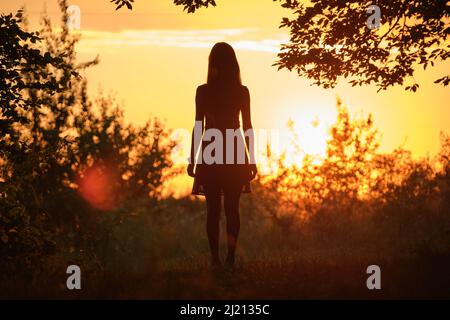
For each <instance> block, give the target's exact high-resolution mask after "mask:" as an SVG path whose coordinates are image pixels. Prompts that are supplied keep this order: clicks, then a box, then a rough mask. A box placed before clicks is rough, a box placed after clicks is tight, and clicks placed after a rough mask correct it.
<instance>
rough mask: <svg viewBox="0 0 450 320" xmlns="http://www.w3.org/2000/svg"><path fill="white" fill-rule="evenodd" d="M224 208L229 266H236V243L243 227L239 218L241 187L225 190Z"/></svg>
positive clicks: (231, 187)
mask: <svg viewBox="0 0 450 320" xmlns="http://www.w3.org/2000/svg"><path fill="white" fill-rule="evenodd" d="M224 189H225V190H224V206H225V215H226V218H227V239H228V256H227V264H228V265H230V266H233V265H234V257H235V252H236V243H237V239H238V235H239V229H240V227H241V223H240V218H239V199H240V196H241V189H242V186H241V185H232V186H228V187H226V188H224Z"/></svg>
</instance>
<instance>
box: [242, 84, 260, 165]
mask: <svg viewBox="0 0 450 320" xmlns="http://www.w3.org/2000/svg"><path fill="white" fill-rule="evenodd" d="M241 113H242V127H243V129H244V135H245V144H246V147H247V151H248V153H249V158H250V159H249V160H250V163H251V164H256V160H255V134H254V132H253V125H252V118H251V114H250V92H249V90H248V88H247V87H245V91H244V101H243V105H242V109H241Z"/></svg>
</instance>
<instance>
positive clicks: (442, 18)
mask: <svg viewBox="0 0 450 320" xmlns="http://www.w3.org/2000/svg"><path fill="white" fill-rule="evenodd" d="M274 1H279V2H281V6H282V7H284V8H286V9H288V10H290V11H291V13H292V16H293V17H292V18H286V17H285V18H283V19H282V21H281V25H280V27H283V28H288V29H289V30H290V41H289V43H287V44H284V45H282V47H281V50H280V52H279V54H278V61H277V62H276V63H275V66H278V68H279V69H282V68H285V69H288V70H289V71H296V72H297V73H298V74H299V76H304V77H306V78H308V79H311V80H313V83H314V84H316V85H319V86H322V87H324V88H332V87H334V86H335V85H336V84H337V83H338V81H339V80H340V79H341V78H344V79H348V81H349V83H350V84H351V85H352V86H356V85H359V86H361V85H368V84H375V85H376V86H377V87H378V88H379V90H385V89H387V88H388V87H390V86H394V85H401V86H404V87H405V90H410V91H413V92H415V91H416V90H417V89H418V87H419V84H418V83H417V82H416V81H415V79H414V76H413V75H414V71H415V70H416V69H417V67H420V66H422V67H423V68H424V69H426V68H427V67H428V66H429V65H431V66H433V65H434V63H435V62H437V61H445V60H446V59H448V58H449V56H450V46H449V45H448V42H446V40H447V37H448V35H449V33H450V26H449V21H450V19H449V18H450V6H449V5H448V4H447V3H448V1H446V0H411V1H409V0H378V1H375V2H372V1H361V0H348V1H342V0H315V1H301V0H274ZM112 2H114V3H115V4H116V5H117V8H120V7H122V6H124V5H126V6H127V7H128V8H129V9H131V8H132V6H131V3H132V2H133V1H132V0H113V1H112ZM174 3H175V5H182V6H184V10H187V11H188V12H195V11H196V10H197V9H199V8H201V7H208V6H209V5H212V6H215V5H216V2H215V1H214V0H174ZM372 4H375V5H377V6H379V7H380V9H381V22H382V26H381V28H379V29H369V28H368V27H367V20H368V18H369V14H368V13H367V9H368V8H369V6H370V5H372ZM435 83H437V84H442V85H444V86H447V85H448V84H449V83H450V76H449V75H448V74H444V75H442V77H441V78H439V79H437V80H436V81H435Z"/></svg>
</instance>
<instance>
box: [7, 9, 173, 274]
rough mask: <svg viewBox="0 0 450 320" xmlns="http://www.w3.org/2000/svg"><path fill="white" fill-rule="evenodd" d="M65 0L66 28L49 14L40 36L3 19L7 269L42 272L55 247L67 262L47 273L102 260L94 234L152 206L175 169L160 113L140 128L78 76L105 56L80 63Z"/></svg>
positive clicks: (106, 232)
mask: <svg viewBox="0 0 450 320" xmlns="http://www.w3.org/2000/svg"><path fill="white" fill-rule="evenodd" d="M60 6H61V12H62V23H61V31H55V30H53V28H52V25H51V22H50V20H49V19H48V18H47V17H44V18H43V26H42V30H41V31H40V33H39V37H38V36H37V35H36V33H28V32H26V31H24V29H23V28H24V26H22V25H21V24H20V20H18V18H14V19H15V20H14V19H13V18H11V16H5V17H3V18H2V19H5V20H7V21H6V22H5V26H6V25H8V26H9V27H8V29H7V31H8V30H9V31H8V33H5V35H9V37H10V39H11V40H8V41H5V42H2V44H1V47H0V50H1V51H0V52H2V53H4V54H5V55H6V56H7V57H9V58H8V59H9V60H3V59H2V70H4V73H5V74H7V75H9V77H10V79H6V80H5V81H4V82H3V87H2V91H1V94H2V105H1V112H0V114H1V117H0V118H1V119H2V120H3V119H5V120H4V121H3V122H2V123H3V124H4V125H3V126H2V129H3V132H2V138H1V143H2V144H1V148H0V152H1V158H0V161H1V162H0V170H1V171H0V208H1V215H0V221H1V226H0V239H1V241H2V244H3V245H2V247H1V249H0V251H1V254H2V259H1V261H0V268H1V270H9V272H8V273H7V274H5V276H7V277H8V276H9V275H10V274H11V273H14V272H17V273H18V274H19V275H21V274H23V273H26V270H30V269H34V270H35V275H38V274H39V271H38V270H36V266H37V265H38V266H41V267H42V268H43V269H42V270H44V267H43V266H44V265H45V263H46V261H49V260H51V259H53V258H54V257H55V255H59V257H60V258H61V259H62V260H60V261H59V262H58V264H56V263H53V264H52V265H50V266H48V267H49V268H47V269H46V270H45V271H42V272H49V273H51V270H54V269H58V268H61V266H60V265H59V263H61V264H62V265H66V264H67V260H66V259H70V260H73V259H75V260H84V259H88V261H90V265H91V266H92V265H93V264H92V262H94V261H95V264H98V263H104V260H103V261H101V260H99V259H100V258H101V254H100V252H101V251H99V250H100V249H99V247H98V243H97V242H96V241H103V240H104V239H105V238H107V237H108V235H109V234H110V232H111V229H112V228H114V226H115V225H116V224H119V223H121V222H123V221H125V220H126V219H129V218H131V217H132V215H130V211H132V210H133V208H135V206H137V205H140V206H145V207H152V206H154V205H155V202H156V201H157V200H158V199H159V198H161V196H162V192H163V182H164V180H163V177H164V178H166V177H170V176H171V175H173V174H174V173H175V172H174V171H173V170H172V169H171V165H172V163H171V161H170V159H169V155H170V153H171V149H172V143H171V142H170V141H169V132H168V131H167V130H166V129H165V128H164V125H163V124H162V123H161V122H160V121H159V120H158V119H156V118H155V119H153V120H151V121H149V122H147V123H146V124H145V125H144V126H142V127H136V126H132V125H130V124H126V123H125V122H124V117H123V112H122V111H121V110H120V108H119V107H118V106H117V104H116V103H115V102H114V100H113V99H112V98H108V97H103V96H100V97H99V98H98V99H96V100H93V99H91V98H90V97H89V96H88V93H87V81H86V80H85V79H84V78H83V77H81V76H80V74H81V72H82V71H83V70H84V69H85V68H88V67H90V66H93V65H95V64H96V63H97V59H94V60H91V61H87V62H83V63H79V62H77V61H76V51H75V46H76V43H77V41H78V37H77V36H74V35H72V34H71V33H70V31H69V30H68V29H67V27H66V24H65V21H66V19H67V15H66V10H65V8H66V3H65V1H60ZM16 17H18V16H17V15H16ZM8 19H9V20H8ZM2 25H3V24H2ZM14 26H15V27H14ZM5 28H6V27H5ZM29 39H33V43H25V42H26V41H28V40H29ZM14 41H15V43H13V42H14ZM30 41H31V40H30ZM21 54H24V59H20V55H21ZM28 56H29V57H30V58H29V59H28V58H27V57H28ZM4 61H5V62H4ZM36 84H40V85H36ZM102 181H103V183H100V182H102ZM98 185H100V188H99V187H98ZM86 189H87V191H86ZM99 194H100V195H102V197H101V198H100V200H101V201H102V203H99V202H98V196H99ZM103 202H107V204H108V206H106V205H105V203H103ZM123 208H127V210H125V211H124V209H123ZM105 211H109V212H111V215H110V216H108V217H107V218H106V217H105V216H104V215H103V214H104V212H105ZM69 257H70V258H69ZM88 257H89V258H88ZM93 257H95V258H93ZM29 273H30V274H33V273H32V272H29Z"/></svg>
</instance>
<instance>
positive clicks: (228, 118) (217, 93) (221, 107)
mask: <svg viewBox="0 0 450 320" xmlns="http://www.w3.org/2000/svg"><path fill="white" fill-rule="evenodd" d="M248 99H249V93H248V89H247V87H246V86H243V85H236V86H231V87H226V88H224V87H223V86H216V85H211V84H203V85H201V86H199V87H198V89H197V96H196V100H197V105H198V107H199V108H200V110H201V112H202V113H203V114H204V116H205V128H206V129H210V128H217V129H219V130H223V129H237V128H239V127H240V122H239V114H240V112H241V111H242V113H243V116H244V113H245V107H246V105H247V104H248Z"/></svg>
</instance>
